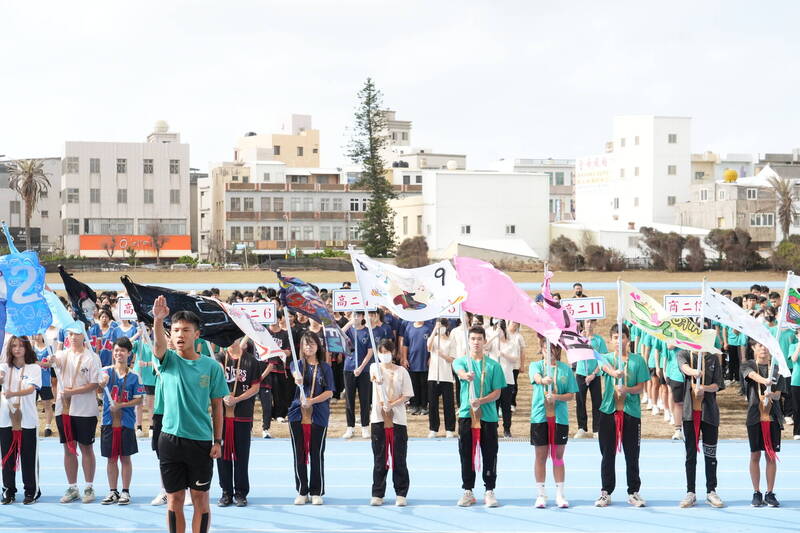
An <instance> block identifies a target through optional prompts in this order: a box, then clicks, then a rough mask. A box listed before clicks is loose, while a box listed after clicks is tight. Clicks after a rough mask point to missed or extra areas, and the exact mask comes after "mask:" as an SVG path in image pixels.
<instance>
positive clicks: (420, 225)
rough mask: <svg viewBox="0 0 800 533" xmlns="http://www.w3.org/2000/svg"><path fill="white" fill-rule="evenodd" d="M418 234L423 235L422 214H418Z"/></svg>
mask: <svg viewBox="0 0 800 533" xmlns="http://www.w3.org/2000/svg"><path fill="white" fill-rule="evenodd" d="M417 235H422V215H417Z"/></svg>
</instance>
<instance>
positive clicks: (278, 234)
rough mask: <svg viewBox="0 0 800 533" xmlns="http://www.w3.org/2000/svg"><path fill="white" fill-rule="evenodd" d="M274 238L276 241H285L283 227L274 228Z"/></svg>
mask: <svg viewBox="0 0 800 533" xmlns="http://www.w3.org/2000/svg"><path fill="white" fill-rule="evenodd" d="M272 237H273V238H274V239H275V240H276V241H282V240H283V226H274V227H273V228H272Z"/></svg>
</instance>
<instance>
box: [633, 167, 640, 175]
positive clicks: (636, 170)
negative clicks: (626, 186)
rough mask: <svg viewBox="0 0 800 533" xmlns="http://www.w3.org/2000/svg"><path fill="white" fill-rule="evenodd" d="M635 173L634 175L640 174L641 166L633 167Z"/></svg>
mask: <svg viewBox="0 0 800 533" xmlns="http://www.w3.org/2000/svg"><path fill="white" fill-rule="evenodd" d="M633 175H634V176H638V175H639V167H633Z"/></svg>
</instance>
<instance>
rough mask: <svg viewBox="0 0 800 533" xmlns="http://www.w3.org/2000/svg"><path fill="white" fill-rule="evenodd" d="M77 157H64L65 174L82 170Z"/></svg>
mask: <svg viewBox="0 0 800 533" xmlns="http://www.w3.org/2000/svg"><path fill="white" fill-rule="evenodd" d="M79 161H80V160H79V159H78V158H77V157H65V158H64V174H77V173H78V172H80V163H79ZM76 235H77V233H76Z"/></svg>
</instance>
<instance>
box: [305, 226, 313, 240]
mask: <svg viewBox="0 0 800 533" xmlns="http://www.w3.org/2000/svg"><path fill="white" fill-rule="evenodd" d="M303 240H304V241H313V240H314V226H303Z"/></svg>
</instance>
